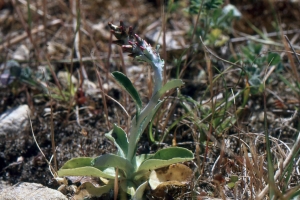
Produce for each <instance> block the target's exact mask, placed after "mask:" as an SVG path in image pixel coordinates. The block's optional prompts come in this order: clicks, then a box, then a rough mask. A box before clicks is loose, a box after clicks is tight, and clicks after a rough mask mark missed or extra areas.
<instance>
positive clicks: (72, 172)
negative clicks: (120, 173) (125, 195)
mask: <svg viewBox="0 0 300 200" xmlns="http://www.w3.org/2000/svg"><path fill="white" fill-rule="evenodd" d="M57 173H58V176H93V177H103V178H108V179H114V178H115V174H112V173H111V171H107V172H105V171H101V170H100V169H97V168H95V167H91V166H87V167H78V168H70V169H60V170H58V172H57Z"/></svg>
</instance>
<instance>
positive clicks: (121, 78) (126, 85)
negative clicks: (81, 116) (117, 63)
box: [112, 72, 142, 113]
mask: <svg viewBox="0 0 300 200" xmlns="http://www.w3.org/2000/svg"><path fill="white" fill-rule="evenodd" d="M112 76H113V77H114V78H115V79H116V81H118V83H119V84H120V85H121V86H122V87H123V89H125V90H126V91H127V92H128V94H129V95H130V96H131V98H132V99H133V101H134V102H135V104H136V106H137V109H138V113H139V111H140V109H141V107H142V100H141V98H140V96H139V94H138V92H137V90H136V89H135V87H134V86H133V84H132V82H131V81H130V80H129V78H128V77H127V76H125V75H124V74H123V73H121V72H112Z"/></svg>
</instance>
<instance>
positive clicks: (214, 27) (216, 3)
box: [187, 0, 241, 47]
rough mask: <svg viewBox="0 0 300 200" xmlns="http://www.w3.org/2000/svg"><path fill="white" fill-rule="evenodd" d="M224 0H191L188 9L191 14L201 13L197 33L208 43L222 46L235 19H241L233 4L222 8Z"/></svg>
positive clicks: (227, 38)
mask: <svg viewBox="0 0 300 200" xmlns="http://www.w3.org/2000/svg"><path fill="white" fill-rule="evenodd" d="M222 5H223V0H191V3H190V6H189V8H188V9H187V11H188V13H189V14H192V15H195V14H200V15H199V17H200V18H199V22H200V23H199V26H196V27H192V28H196V35H197V36H201V37H202V38H203V41H204V43H205V44H206V45H210V46H215V47H220V46H223V45H224V44H225V43H226V42H227V41H228V40H229V36H227V34H228V33H230V32H231V24H232V22H233V20H234V19H236V18H237V19H239V18H240V17H241V13H240V12H239V11H238V10H237V8H236V7H235V6H233V5H231V4H228V5H226V6H225V7H224V8H222Z"/></svg>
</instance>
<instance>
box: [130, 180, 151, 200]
mask: <svg viewBox="0 0 300 200" xmlns="http://www.w3.org/2000/svg"><path fill="white" fill-rule="evenodd" d="M147 186H148V182H147V181H145V182H144V183H142V184H141V185H140V186H139V187H138V188H137V189H136V191H135V194H134V195H133V197H132V200H141V199H144V198H143V197H144V192H145V189H146V188H147Z"/></svg>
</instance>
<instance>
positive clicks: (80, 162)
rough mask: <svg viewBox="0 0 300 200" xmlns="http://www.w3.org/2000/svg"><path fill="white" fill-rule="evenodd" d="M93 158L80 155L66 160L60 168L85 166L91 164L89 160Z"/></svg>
mask: <svg viewBox="0 0 300 200" xmlns="http://www.w3.org/2000/svg"><path fill="white" fill-rule="evenodd" d="M93 159H94V158H91V157H80V158H73V159H71V160H68V161H67V162H66V163H65V164H64V165H63V166H62V167H61V168H60V169H72V168H78V167H86V166H91V162H92V160H93Z"/></svg>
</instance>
